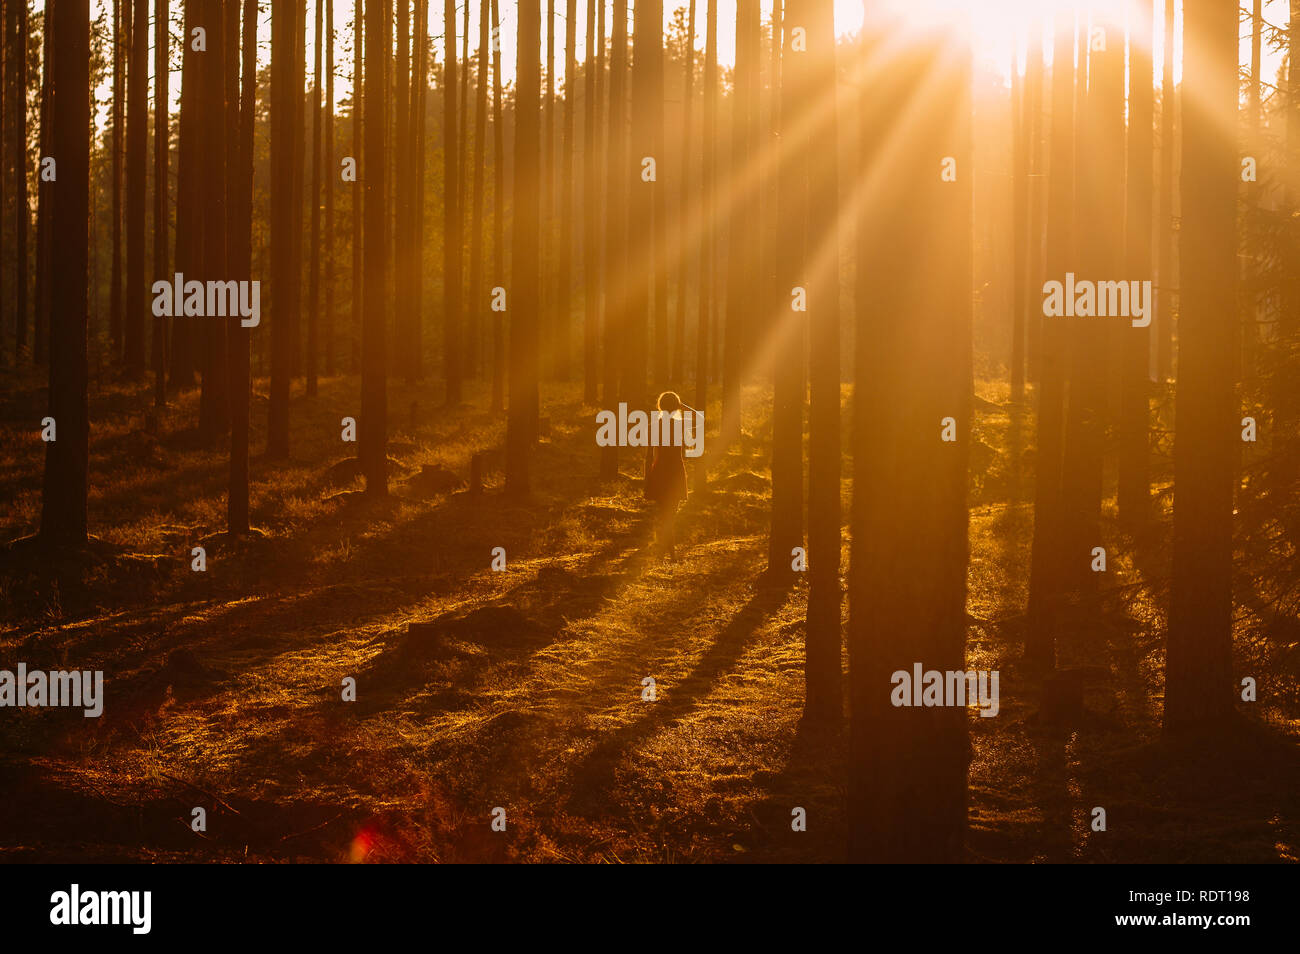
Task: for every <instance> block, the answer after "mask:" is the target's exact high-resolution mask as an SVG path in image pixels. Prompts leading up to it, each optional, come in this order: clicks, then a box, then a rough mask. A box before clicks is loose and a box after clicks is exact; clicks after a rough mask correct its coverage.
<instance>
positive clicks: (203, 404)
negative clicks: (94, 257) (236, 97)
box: [199, 0, 230, 446]
mask: <svg viewBox="0 0 1300 954" xmlns="http://www.w3.org/2000/svg"><path fill="white" fill-rule="evenodd" d="M204 19H205V21H206V22H205V23H204V24H203V25H204V27H205V29H206V31H207V50H206V51H205V52H204V53H203V54H202V59H201V60H200V63H201V68H200V71H199V76H200V77H201V79H202V82H201V84H200V85H201V90H202V91H201V93H200V97H201V101H202V109H203V113H202V117H203V118H202V122H203V128H204V131H205V137H204V143H203V153H202V160H203V166H202V168H203V184H202V191H201V196H202V201H203V257H202V259H201V266H200V271H201V272H202V275H203V280H206V281H219V280H224V278H225V276H226V274H227V270H226V211H227V209H226V154H225V142H224V139H225V136H223V135H222V133H223V131H224V130H225V128H226V38H225V30H226V23H225V20H226V17H225V16H224V10H223V3H222V0H208V2H207V4H206V5H205V7H204ZM229 323H230V319H217V318H214V317H213V316H211V315H208V316H207V317H205V318H203V319H202V329H203V331H202V336H203V338H204V341H205V343H206V347H205V349H204V354H203V360H202V362H201V370H202V390H201V391H200V393H199V434H200V436H201V438H202V440H203V442H204V443H205V444H207V445H208V446H217V445H218V444H220V443H221V442H223V440H224V438H225V437H226V435H227V433H228V431H229V428H230V393H229V386H230V368H229V362H228V353H227V350H228V349H227V345H228V340H227V337H228V336H227V331H228V328H227V326H228V324H229Z"/></svg>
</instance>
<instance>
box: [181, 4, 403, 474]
mask: <svg viewBox="0 0 1300 954" xmlns="http://www.w3.org/2000/svg"><path fill="white" fill-rule="evenodd" d="M297 9H298V4H297V0H286V2H283V3H278V4H276V5H275V6H273V7H272V8H271V110H270V113H271V176H270V180H271V184H270V192H271V239H270V242H269V244H270V247H271V248H270V253H271V263H270V264H271V294H272V297H271V309H272V310H271V329H270V330H271V400H270V408H269V417H268V419H267V429H266V456H267V457H269V458H271V459H273V460H275V459H285V458H287V457H288V456H289V383H290V381H289V379H290V375H291V373H292V370H293V335H294V333H295V328H296V322H295V321H294V317H293V310H294V307H295V304H296V295H295V294H294V285H295V284H296V283H297V281H298V274H297V272H296V271H294V268H293V231H294V223H295V221H296V218H295V216H294V214H293V205H294V200H295V197H296V196H295V193H294V172H293V163H294V161H295V158H296V150H295V148H294V140H295V139H297V138H299V136H300V133H301V127H299V126H297V125H296V118H295V111H294V93H293V86H294V84H296V83H298V82H299V80H300V79H301V77H300V76H299V74H298V73H297V59H296V57H295V53H294V34H295V32H296V30H297V27H296V26H295V25H294V18H295V17H296V16H297ZM367 171H369V170H367ZM380 181H381V182H382V181H383V177H382V176H381V177H380ZM178 228H179V226H178Z"/></svg>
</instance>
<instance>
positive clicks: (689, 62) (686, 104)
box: [669, 0, 780, 388]
mask: <svg viewBox="0 0 1300 954" xmlns="http://www.w3.org/2000/svg"><path fill="white" fill-rule="evenodd" d="M777 2H778V3H779V2H780V0H777ZM777 42H778V43H779V41H777ZM682 62H683V64H685V65H684V67H683V75H682V133H681V135H682V139H681V143H680V145H679V148H680V150H681V157H682V160H681V162H682V166H681V171H680V173H679V174H678V178H677V181H678V183H679V193H678V197H677V202H678V207H677V221H678V224H679V228H678V233H677V234H678V239H677V241H678V249H677V255H678V258H677V296H676V299H675V301H674V302H673V304H674V315H673V332H674V336H673V354H672V369H671V372H670V375H669V377H670V379H671V381H672V382H673V384H674V386H675V387H678V388H682V387H684V386H685V384H686V292H687V286H688V285H689V282H690V261H691V256H690V255H689V254H687V253H688V247H689V244H690V234H691V230H690V227H689V226H688V225H687V221H688V219H689V217H690V215H689V210H690V206H691V194H692V193H691V158H692V156H691V153H692V149H691V106H692V98H693V96H692V93H693V88H694V86H695V0H690V5H689V9H688V12H687V17H686V41H685V43H683V44H682Z"/></svg>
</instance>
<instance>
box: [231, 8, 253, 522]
mask: <svg viewBox="0 0 1300 954" xmlns="http://www.w3.org/2000/svg"><path fill="white" fill-rule="evenodd" d="M230 48H231V50H232V54H233V52H234V51H237V50H238V48H239V44H238V43H237V42H235V40H234V39H233V37H232V39H231V43H230ZM234 64H235V60H234V58H233V57H232V59H231V63H230V69H231V71H232V72H234V71H235V65H234ZM229 113H230V114H231V118H232V121H235V120H236V117H237V122H238V126H237V128H235V129H231V130H230V133H231V134H234V135H235V137H236V142H237V148H236V150H235V156H236V158H235V160H234V161H233V162H232V163H231V164H230V169H229V170H228V172H229V176H230V232H229V234H228V236H227V238H228V239H229V243H228V248H229V252H230V262H229V265H230V273H231V275H232V276H233V277H234V278H235V279H236V280H237V281H250V280H252V277H253V129H254V124H255V122H256V119H257V0H244V23H243V76H242V77H241V86H240V96H239V102H238V109H236V108H235V106H234V104H231V106H230V109H229ZM251 333H252V329H250V328H245V327H244V326H243V325H242V323H241V322H238V321H232V322H231V323H230V486H229V490H228V492H227V495H226V527H227V530H228V531H229V533H230V534H231V535H232V536H239V535H241V534H246V533H248V529H249V506H248V432H249V399H250V396H251V391H252V373H251V372H252V368H251V357H252V355H251V337H250V336H251Z"/></svg>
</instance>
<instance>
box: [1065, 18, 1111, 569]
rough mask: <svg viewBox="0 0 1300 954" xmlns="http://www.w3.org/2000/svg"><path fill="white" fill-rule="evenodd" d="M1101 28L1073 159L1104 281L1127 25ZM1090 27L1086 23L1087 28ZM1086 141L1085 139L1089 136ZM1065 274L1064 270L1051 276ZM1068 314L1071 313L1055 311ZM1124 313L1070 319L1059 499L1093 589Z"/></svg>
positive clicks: (1088, 265) (1083, 243)
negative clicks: (1114, 356) (1112, 358)
mask: <svg viewBox="0 0 1300 954" xmlns="http://www.w3.org/2000/svg"><path fill="white" fill-rule="evenodd" d="M1099 30H1101V31H1104V34H1105V38H1106V42H1105V44H1104V46H1105V48H1104V49H1102V48H1101V44H1098V43H1095V42H1093V43H1092V44H1091V47H1090V49H1089V51H1088V90H1087V95H1086V97H1084V100H1083V102H1084V112H1083V116H1082V119H1083V139H1082V140H1081V141H1080V142H1076V157H1077V156H1078V155H1079V149H1080V148H1082V149H1083V156H1084V157H1085V158H1086V161H1084V162H1079V163H1077V165H1076V170H1077V175H1078V184H1077V187H1076V189H1077V192H1076V194H1077V196H1078V202H1079V207H1080V208H1081V209H1087V210H1088V215H1087V216H1081V217H1080V219H1079V264H1080V267H1079V268H1078V269H1076V271H1077V272H1078V273H1081V274H1086V275H1089V276H1097V277H1096V278H1095V279H1094V280H1096V281H1101V280H1104V279H1106V278H1107V277H1108V276H1118V275H1121V273H1122V271H1123V223H1124V44H1123V42H1121V41H1120V39H1119V38H1120V37H1123V35H1124V33H1123V26H1122V25H1121V24H1120V23H1119V22H1117V21H1116V20H1115V19H1114V18H1113V17H1112V16H1110V15H1108V14H1106V13H1105V12H1103V11H1102V10H1100V9H1095V10H1094V11H1093V18H1092V26H1091V31H1092V35H1093V36H1100V35H1101V34H1100V33H1098V32H1097V31H1099ZM1085 32H1087V31H1085ZM1085 143H1086V145H1083V144H1085ZM1053 277H1054V278H1056V279H1057V280H1060V281H1064V278H1065V276H1063V275H1061V276H1053ZM1052 320H1066V321H1069V319H1052ZM1121 320H1123V319H1117V318H1105V319H1103V318H1092V319H1086V320H1078V321H1073V322H1071V324H1070V331H1071V338H1072V345H1073V351H1072V353H1071V356H1070V378H1069V391H1068V394H1069V400H1068V405H1067V409H1066V423H1065V465H1064V478H1063V482H1062V488H1063V493H1062V500H1063V505H1064V511H1063V512H1064V518H1065V530H1066V537H1065V552H1066V574H1067V580H1068V582H1069V583H1070V585H1071V588H1072V589H1074V590H1078V591H1080V592H1083V593H1095V592H1096V590H1097V586H1098V583H1099V574H1098V573H1096V572H1093V571H1092V569H1091V564H1092V559H1093V556H1092V553H1093V549H1094V548H1096V547H1098V546H1101V545H1102V540H1101V499H1102V457H1103V451H1104V446H1105V439H1106V436H1105V435H1106V423H1107V420H1106V419H1107V416H1108V408H1107V394H1106V392H1107V382H1108V374H1109V361H1108V356H1109V354H1108V353H1109V351H1110V347H1111V344H1112V342H1113V341H1114V336H1115V333H1116V332H1117V330H1118V329H1117V328H1116V323H1117V322H1118V321H1121Z"/></svg>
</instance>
